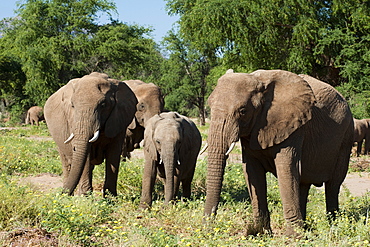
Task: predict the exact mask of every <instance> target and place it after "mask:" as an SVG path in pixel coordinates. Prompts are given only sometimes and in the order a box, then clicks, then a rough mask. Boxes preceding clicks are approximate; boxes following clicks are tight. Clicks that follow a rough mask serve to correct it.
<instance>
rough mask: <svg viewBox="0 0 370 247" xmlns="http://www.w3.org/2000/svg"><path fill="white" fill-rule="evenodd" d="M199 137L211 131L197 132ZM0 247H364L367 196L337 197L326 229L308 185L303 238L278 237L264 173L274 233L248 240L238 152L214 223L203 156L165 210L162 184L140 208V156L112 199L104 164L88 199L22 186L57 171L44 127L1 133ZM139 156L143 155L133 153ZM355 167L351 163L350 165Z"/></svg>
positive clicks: (320, 201) (274, 193) (278, 216)
mask: <svg viewBox="0 0 370 247" xmlns="http://www.w3.org/2000/svg"><path fill="white" fill-rule="evenodd" d="M200 129H201V132H202V135H203V136H204V135H205V133H206V132H207V129H208V127H203V126H202V127H200ZM0 143H1V145H0V171H1V172H0V222H1V223H0V231H1V232H3V233H2V234H1V235H0V245H2V246H9V245H10V242H11V241H12V240H13V239H12V238H9V237H7V236H10V235H9V233H11V232H13V231H15V229H17V230H18V231H19V229H43V230H46V231H47V232H48V233H50V235H51V236H52V237H53V238H56V241H58V242H59V246H159V247H161V246H163V247H165V246H368V245H369V244H370V235H369V229H370V228H369V219H368V211H369V208H370V196H369V194H366V195H365V196H362V197H353V196H351V195H350V193H349V192H348V191H346V190H342V192H341V194H340V207H341V212H340V214H339V217H338V219H337V220H336V221H335V222H334V223H333V224H329V222H328V221H327V218H326V215H325V203H324V196H325V195H324V191H323V190H321V189H315V188H312V189H311V192H310V195H309V203H308V215H307V230H306V231H305V232H304V233H303V236H304V237H303V238H301V239H297V240H296V239H288V238H286V237H285V236H284V235H283V232H284V219H283V217H282V205H281V200H280V195H279V190H278V184H277V180H276V179H275V178H274V177H273V176H271V175H269V176H268V201H269V208H270V210H271V223H272V228H273V232H274V235H273V236H270V235H257V236H253V235H248V229H249V228H248V226H249V225H250V224H251V222H252V211H251V206H250V204H249V199H248V193H247V191H246V184H245V181H244V177H243V172H242V167H241V164H240V162H239V161H238V159H240V150H235V151H233V156H234V157H233V158H230V159H229V163H228V165H227V167H226V172H225V180H224V186H223V191H222V195H221V197H222V202H221V204H220V208H219V210H218V215H217V216H216V218H215V220H213V221H208V222H206V223H204V222H203V206H204V201H205V176H206V175H205V174H206V165H207V163H206V158H199V160H198V164H197V168H196V173H195V177H194V180H193V194H192V200H190V201H188V202H182V201H179V202H177V203H176V204H174V205H169V206H166V207H164V205H163V201H164V197H163V186H162V185H161V184H160V183H157V185H156V188H155V190H156V195H155V201H154V203H153V208H152V210H151V211H139V210H138V204H139V200H140V193H141V174H142V168H143V163H144V160H143V158H141V156H140V155H134V157H133V158H132V159H131V160H129V161H128V162H125V163H124V162H122V164H121V171H120V176H119V185H118V191H119V196H118V197H117V198H107V199H103V198H102V194H101V192H100V188H101V187H102V184H103V180H104V167H103V166H102V165H101V166H97V167H96V168H95V170H94V188H95V191H94V193H93V194H92V195H91V196H86V197H80V196H73V197H70V196H66V195H63V194H61V193H60V191H61V190H60V188H59V189H51V188H49V189H48V188H47V187H43V190H40V189H38V187H37V186H36V185H35V184H30V183H21V181H24V180H25V178H26V177H29V176H37V175H39V174H42V173H51V174H57V175H60V174H61V165H60V161H59V157H58V153H57V151H56V146H55V144H54V142H53V141H52V140H50V137H49V136H48V135H47V129H46V126H45V125H41V126H40V127H36V126H34V127H32V128H30V127H28V128H21V129H11V130H1V134H0ZM135 152H137V153H140V152H142V150H137V151H135ZM352 164H353V162H352Z"/></svg>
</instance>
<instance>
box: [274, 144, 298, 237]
mask: <svg viewBox="0 0 370 247" xmlns="http://www.w3.org/2000/svg"><path fill="white" fill-rule="evenodd" d="M299 157H300V155H299V154H298V153H297V151H296V150H294V148H291V147H288V148H283V149H282V150H281V151H280V152H279V153H277V155H276V157H275V165H276V173H277V178H278V183H279V190H280V195H281V200H282V203H283V212H284V218H285V220H286V223H287V229H286V234H287V235H296V233H297V232H296V229H295V228H301V227H303V218H302V213H301V210H300V190H299V181H300V174H299V164H300V162H299Z"/></svg>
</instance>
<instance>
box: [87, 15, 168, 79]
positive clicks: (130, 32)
mask: <svg viewBox="0 0 370 247" xmlns="http://www.w3.org/2000/svg"><path fill="white" fill-rule="evenodd" d="M151 31H152V30H151V29H148V28H144V27H140V26H137V25H131V26H129V25H126V24H123V23H120V22H117V21H112V23H110V24H107V25H104V26H101V27H100V28H99V30H98V32H97V33H96V35H95V36H94V38H93V40H92V43H93V46H94V47H96V49H94V50H93V51H92V54H91V56H90V57H89V60H88V61H87V65H88V70H89V71H104V72H106V73H108V74H109V75H110V76H111V77H115V78H120V79H132V78H135V79H142V80H155V81H156V80H158V78H159V77H160V64H161V63H162V61H163V57H162V55H161V54H160V52H159V48H158V46H157V44H156V43H155V42H154V40H153V39H151V38H148V37H146V36H147V34H148V33H150V32H151Z"/></svg>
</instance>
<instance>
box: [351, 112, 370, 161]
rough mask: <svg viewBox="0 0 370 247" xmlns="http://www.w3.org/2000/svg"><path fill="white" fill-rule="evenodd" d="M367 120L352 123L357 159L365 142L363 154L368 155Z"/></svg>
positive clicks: (369, 130) (369, 145) (355, 120)
mask: <svg viewBox="0 0 370 247" xmlns="http://www.w3.org/2000/svg"><path fill="white" fill-rule="evenodd" d="M369 121H370V120H369V119H355V118H354V119H353V122H354V135H353V142H357V151H356V154H357V157H358V156H360V154H361V152H362V144H363V142H364V140H365V151H364V154H368V152H369V149H370V126H369Z"/></svg>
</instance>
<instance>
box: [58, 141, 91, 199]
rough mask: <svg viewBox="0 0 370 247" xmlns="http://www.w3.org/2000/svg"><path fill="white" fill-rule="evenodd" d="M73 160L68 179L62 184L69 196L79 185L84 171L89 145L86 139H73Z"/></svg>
mask: <svg viewBox="0 0 370 247" xmlns="http://www.w3.org/2000/svg"><path fill="white" fill-rule="evenodd" d="M72 145H73V158H72V164H71V170H70V172H69V175H68V177H67V178H66V179H65V182H64V186H63V187H64V191H65V192H66V193H68V194H69V195H73V192H74V190H75V189H76V187H77V184H78V183H79V181H80V179H81V176H82V172H83V170H84V167H85V164H86V159H87V155H88V149H89V146H90V144H89V143H88V138H86V139H78V138H75V139H74V141H73V143H72Z"/></svg>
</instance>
